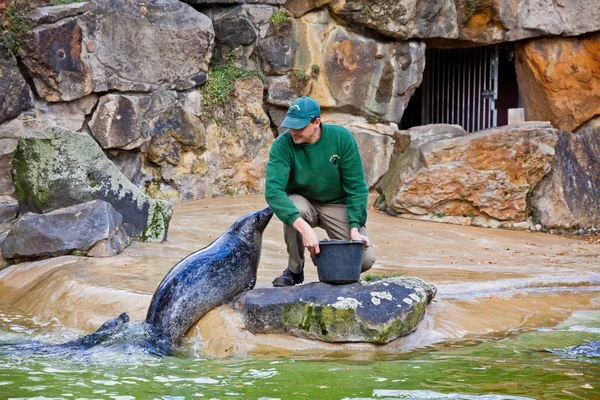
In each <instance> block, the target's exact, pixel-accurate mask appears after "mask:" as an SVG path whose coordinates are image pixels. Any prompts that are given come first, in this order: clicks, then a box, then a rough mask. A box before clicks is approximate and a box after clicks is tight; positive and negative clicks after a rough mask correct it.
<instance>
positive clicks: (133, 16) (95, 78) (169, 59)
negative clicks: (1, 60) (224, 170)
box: [21, 0, 214, 101]
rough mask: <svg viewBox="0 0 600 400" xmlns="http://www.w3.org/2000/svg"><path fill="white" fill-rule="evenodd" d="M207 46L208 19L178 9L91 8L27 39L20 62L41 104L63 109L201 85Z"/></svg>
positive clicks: (168, 0) (128, 4) (166, 5)
mask: <svg viewBox="0 0 600 400" xmlns="http://www.w3.org/2000/svg"><path fill="white" fill-rule="evenodd" d="M213 40H214V32H213V27H212V23H211V21H210V19H209V18H208V17H207V16H205V15H204V14H201V13H199V12H197V11H196V10H194V9H193V8H192V7H190V6H189V5H186V4H183V3H181V2H179V1H176V0H157V1H153V2H152V3H138V2H135V1H134V0H124V1H111V0H95V1H93V2H91V9H90V10H89V11H87V12H85V13H83V14H81V15H76V16H74V17H69V18H65V19H61V20H58V21H57V22H55V23H53V24H50V25H40V26H37V27H36V28H34V29H33V30H31V31H30V32H28V33H27V35H26V36H25V38H24V41H23V48H22V52H21V57H22V60H23V63H24V65H25V68H26V70H27V72H28V74H29V75H30V76H31V77H32V78H33V81H34V83H35V87H36V91H37V92H38V94H39V95H40V96H41V97H43V98H45V99H46V100H48V101H68V100H73V99H77V98H79V97H82V96H85V95H87V94H89V93H91V92H105V91H108V90H113V89H115V90H120V91H136V92H140V91H146V92H148V91H154V90H156V89H159V88H165V89H176V90H186V89H191V88H193V87H195V86H196V85H198V84H201V83H204V82H205V81H206V72H207V70H208V64H209V62H210V59H211V48H212V45H213ZM156 49H161V50H160V51H156Z"/></svg>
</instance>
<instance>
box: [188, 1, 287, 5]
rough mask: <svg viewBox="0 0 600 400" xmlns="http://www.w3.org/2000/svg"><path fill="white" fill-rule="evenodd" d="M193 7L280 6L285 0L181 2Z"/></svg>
mask: <svg viewBox="0 0 600 400" xmlns="http://www.w3.org/2000/svg"><path fill="white" fill-rule="evenodd" d="M182 1H183V2H184V3H188V4H192V5H195V6H210V5H215V4H270V5H274V6H277V5H282V4H283V3H285V1H286V0H182Z"/></svg>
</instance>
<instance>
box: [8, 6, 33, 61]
mask: <svg viewBox="0 0 600 400" xmlns="http://www.w3.org/2000/svg"><path fill="white" fill-rule="evenodd" d="M33 8H34V6H33V5H32V4H31V3H30V2H23V1H19V2H18V1H13V2H10V3H9V4H7V5H6V6H5V7H3V8H0V42H2V44H3V45H4V46H5V47H6V48H7V49H8V50H9V51H10V52H11V53H12V54H13V55H14V56H15V57H16V56H18V55H19V52H20V51H21V43H22V41H23V36H24V35H25V34H26V33H27V32H28V31H29V30H30V29H31V28H33V25H31V24H30V23H29V22H28V21H27V20H26V19H25V15H26V14H27V13H28V12H29V11H31V10H33Z"/></svg>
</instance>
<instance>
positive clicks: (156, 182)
mask: <svg viewBox="0 0 600 400" xmlns="http://www.w3.org/2000/svg"><path fill="white" fill-rule="evenodd" d="M232 85H233V91H232V93H231V95H230V96H229V98H228V100H227V101H226V102H225V103H224V104H222V105H220V106H216V107H215V109H213V110H211V111H210V114H207V115H205V116H203V119H204V121H205V123H204V125H205V132H206V135H205V136H204V137H203V138H204V140H205V141H204V142H203V143H204V144H203V145H202V146H200V147H193V146H192V142H190V141H188V142H186V140H188V139H189V140H196V139H198V138H199V136H196V137H192V136H189V137H188V138H187V139H186V138H184V137H181V138H177V137H176V135H178V134H177V133H176V131H169V130H167V129H165V130H164V132H165V133H164V135H159V134H157V135H155V136H154V138H153V140H152V141H151V142H149V143H148V144H147V145H145V146H144V147H143V148H142V152H143V153H144V157H145V160H146V163H145V166H144V170H143V173H145V174H147V175H148V176H149V177H150V178H149V179H150V180H149V181H147V182H146V187H148V190H149V193H150V194H151V195H152V196H154V197H157V198H163V199H169V200H188V199H199V198H204V197H214V196H223V195H234V194H249V193H259V192H262V190H263V188H264V179H265V166H266V162H267V159H268V156H269V148H270V146H271V142H272V140H273V133H272V132H271V129H270V121H269V117H268V116H267V115H266V113H265V111H264V110H263V108H262V100H263V83H262V81H261V80H260V79H259V78H257V77H250V78H243V79H237V80H235V81H234V82H233V83H232ZM190 132H191V130H190ZM177 143H180V144H181V145H179V144H177ZM178 146H180V147H178ZM148 161H151V162H148ZM163 161H164V162H163ZM157 162H160V164H157Z"/></svg>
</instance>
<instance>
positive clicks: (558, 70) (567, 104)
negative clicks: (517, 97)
mask: <svg viewBox="0 0 600 400" xmlns="http://www.w3.org/2000/svg"><path fill="white" fill-rule="evenodd" d="M598 54H600V33H596V34H594V35H590V36H585V37H578V38H548V39H538V40H535V41H530V42H527V43H524V44H519V45H518V46H517V47H516V60H517V62H516V67H517V73H518V79H519V85H520V87H521V93H522V94H523V100H524V102H525V113H526V117H527V120H530V121H531V120H537V121H550V122H551V123H552V125H553V126H554V127H556V128H558V129H564V130H568V131H573V130H575V129H576V128H577V127H579V126H580V125H581V124H583V123H585V122H586V121H588V120H589V119H591V118H593V117H595V116H596V115H598V114H600V57H599V56H598Z"/></svg>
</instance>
